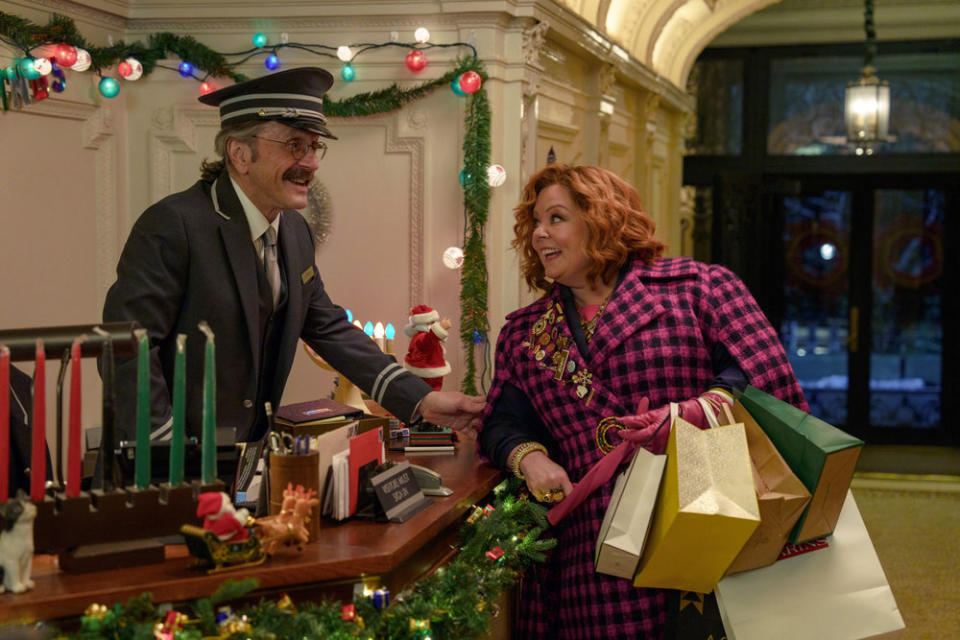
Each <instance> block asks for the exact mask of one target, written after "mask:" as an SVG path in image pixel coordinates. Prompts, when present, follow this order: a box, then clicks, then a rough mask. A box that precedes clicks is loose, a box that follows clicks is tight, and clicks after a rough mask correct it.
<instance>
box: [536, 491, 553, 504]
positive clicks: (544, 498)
mask: <svg viewBox="0 0 960 640" xmlns="http://www.w3.org/2000/svg"><path fill="white" fill-rule="evenodd" d="M533 497H534V498H536V499H537V502H544V503H546V504H550V503H551V502H553V492H552V491H547V492H546V493H535V494H533Z"/></svg>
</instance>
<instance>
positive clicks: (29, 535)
mask: <svg viewBox="0 0 960 640" xmlns="http://www.w3.org/2000/svg"><path fill="white" fill-rule="evenodd" d="M0 516H2V517H3V531H0V568H2V569H3V582H2V583H0V593H3V592H4V591H6V590H7V589H9V590H10V591H12V592H13V593H23V592H24V591H26V590H27V589H32V588H33V580H31V579H30V570H31V568H32V566H33V521H34V520H35V519H36V517H37V507H36V505H34V504H33V503H32V502H29V501H27V500H19V499H18V500H10V501H8V502H7V503H6V504H4V505H3V506H2V507H0Z"/></svg>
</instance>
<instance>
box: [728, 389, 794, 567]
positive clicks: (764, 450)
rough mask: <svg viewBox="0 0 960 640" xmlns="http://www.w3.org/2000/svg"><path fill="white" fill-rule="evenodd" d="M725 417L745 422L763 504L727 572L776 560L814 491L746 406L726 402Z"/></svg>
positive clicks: (729, 420)
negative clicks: (805, 484)
mask: <svg viewBox="0 0 960 640" xmlns="http://www.w3.org/2000/svg"><path fill="white" fill-rule="evenodd" d="M722 420H723V421H724V422H726V423H727V424H734V423H741V424H743V428H744V432H745V433H746V436H747V449H749V451H750V466H751V470H752V471H753V483H754V486H755V487H756V492H757V505H758V506H759V508H760V526H758V527H757V528H756V530H755V531H754V532H753V535H751V536H750V539H749V540H747V543H746V544H745V545H743V549H741V550H740V554H739V555H737V557H736V559H734V561H733V563H732V564H731V565H730V566H729V567H728V568H727V573H726V575H731V574H734V573H738V572H740V571H746V570H748V569H756V568H758V567H765V566H767V565H770V564H773V563H774V562H775V561H776V559H777V556H778V555H779V554H780V550H781V549H782V548H783V545H784V544H785V543H786V542H787V536H789V535H790V531H791V530H792V529H793V527H794V525H795V524H796V523H797V520H798V519H799V518H800V515H801V514H802V513H803V510H804V508H805V507H806V506H807V504H808V503H809V502H810V492H809V491H807V488H806V487H805V486H803V483H802V482H800V480H799V478H797V476H796V475H795V474H794V473H793V471H791V470H790V466H789V465H788V464H787V463H786V462H785V461H784V459H783V457H782V456H781V455H780V454H779V453H778V452H777V449H776V447H774V446H773V443H772V442H770V438H768V437H767V435H766V434H765V433H764V432H763V429H761V428H760V425H758V424H757V422H756V420H754V419H753V416H751V415H750V413H749V412H748V411H747V410H746V409H744V408H743V407H742V406H740V405H737V406H734V407H733V409H732V410H731V409H730V407H729V406H727V405H723V418H722Z"/></svg>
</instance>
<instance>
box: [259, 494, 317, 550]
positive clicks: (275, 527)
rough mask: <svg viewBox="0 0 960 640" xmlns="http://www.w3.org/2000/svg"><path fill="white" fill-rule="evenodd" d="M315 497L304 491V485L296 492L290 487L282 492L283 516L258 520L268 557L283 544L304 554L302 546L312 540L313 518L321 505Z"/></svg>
mask: <svg viewBox="0 0 960 640" xmlns="http://www.w3.org/2000/svg"><path fill="white" fill-rule="evenodd" d="M316 496H317V492H316V491H314V490H313V489H310V490H305V489H304V488H303V485H297V488H296V489H294V488H293V484H292V483H288V484H287V488H286V489H284V490H283V503H282V505H281V509H280V513H279V514H278V515H275V516H267V517H265V518H257V520H256V521H255V522H254V525H255V526H256V528H257V537H258V538H260V541H261V543H262V544H263V551H264V553H265V554H267V555H268V556H270V555H273V554H274V553H275V552H276V550H277V548H278V547H279V546H280V545H281V544H283V545H286V546H291V545H296V547H297V551H303V545H305V544H306V543H307V541H308V540H309V538H310V535H309V533H308V532H307V523H308V522H309V521H310V514H311V512H312V510H313V507H314V506H316V505H317V504H319V503H320V501H319V500H318V499H317V497H316Z"/></svg>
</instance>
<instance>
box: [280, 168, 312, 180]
mask: <svg viewBox="0 0 960 640" xmlns="http://www.w3.org/2000/svg"><path fill="white" fill-rule="evenodd" d="M283 179H284V180H301V181H305V180H312V179H313V171H310V170H309V169H304V168H303V167H291V168H289V169H287V170H286V171H284V173H283Z"/></svg>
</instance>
